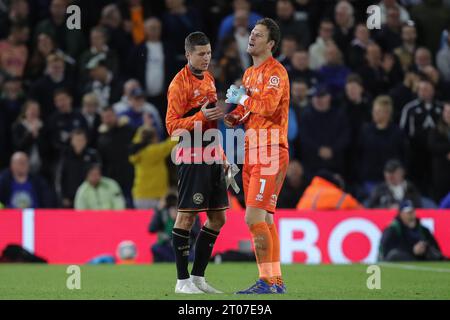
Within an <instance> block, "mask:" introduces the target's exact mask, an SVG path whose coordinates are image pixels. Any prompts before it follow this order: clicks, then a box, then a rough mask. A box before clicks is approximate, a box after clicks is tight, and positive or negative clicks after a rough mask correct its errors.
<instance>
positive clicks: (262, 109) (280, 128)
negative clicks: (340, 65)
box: [224, 18, 289, 294]
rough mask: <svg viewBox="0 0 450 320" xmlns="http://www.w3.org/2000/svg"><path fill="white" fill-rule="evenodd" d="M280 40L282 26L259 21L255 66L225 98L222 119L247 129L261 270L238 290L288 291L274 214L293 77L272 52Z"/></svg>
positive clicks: (252, 47) (248, 217) (252, 46)
mask: <svg viewBox="0 0 450 320" xmlns="http://www.w3.org/2000/svg"><path fill="white" fill-rule="evenodd" d="M279 42H280V29H279V27H278V25H277V24H276V23H275V22H274V21H273V20H272V19H269V18H264V19H261V20H259V21H258V22H257V23H256V26H255V27H254V29H253V30H252V32H251V34H250V37H249V43H248V47H247V52H248V53H249V54H250V55H251V56H252V59H253V66H252V67H250V68H248V69H247V70H246V71H245V73H244V76H243V77H242V84H243V85H242V86H241V87H240V88H238V87H236V86H234V85H232V86H231V87H230V88H229V89H228V91H227V100H226V102H228V103H232V104H237V105H238V106H237V107H236V109H235V110H233V111H232V112H231V113H229V114H227V115H226V116H225V118H224V121H225V124H226V125H227V126H229V127H234V126H235V125H237V124H240V123H243V124H244V125H245V130H246V141H245V151H246V152H245V155H246V156H245V163H244V168H243V172H242V177H243V182H244V195H245V202H246V212H245V221H246V223H247V225H248V227H249V229H250V232H251V235H252V238H253V243H254V250H255V255H256V261H257V264H258V270H259V279H258V281H257V282H256V283H255V284H254V285H252V286H251V287H249V288H248V289H246V290H242V291H239V292H237V293H238V294H264V293H285V292H286V286H285V285H284V283H283V280H282V277H281V267H280V241H279V238H278V233H277V230H276V227H275V224H274V219H273V215H274V213H275V209H276V203H277V197H278V194H279V192H280V189H281V187H282V184H283V181H284V178H285V176H286V170H287V166H288V164H289V154H288V140H287V130H288V112H289V78H288V74H287V71H286V69H285V68H284V67H283V66H282V65H281V64H280V63H279V62H278V61H277V60H276V59H275V58H273V56H272V54H273V52H275V50H276V48H277V46H278V44H279Z"/></svg>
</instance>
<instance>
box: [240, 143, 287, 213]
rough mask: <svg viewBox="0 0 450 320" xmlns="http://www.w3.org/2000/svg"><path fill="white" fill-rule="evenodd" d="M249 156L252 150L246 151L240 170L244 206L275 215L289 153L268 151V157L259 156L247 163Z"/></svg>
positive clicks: (285, 150)
mask: <svg viewBox="0 0 450 320" xmlns="http://www.w3.org/2000/svg"><path fill="white" fill-rule="evenodd" d="M249 154H250V155H251V154H252V150H250V151H248V150H246V157H245V160H246V161H245V163H244V168H243V170H242V180H243V185H244V197H245V205H246V206H247V207H254V208H259V209H264V210H266V211H268V212H270V213H275V209H276V206H277V200H278V195H279V194H280V190H281V187H282V186H283V182H284V178H285V177H286V171H287V167H288V165H289V152H288V150H287V149H285V148H279V150H278V151H276V152H271V151H270V150H269V151H268V152H267V154H268V156H267V155H263V156H262V157H261V155H259V156H258V160H257V161H253V162H251V161H249ZM253 158H254V157H253ZM260 158H261V160H260Z"/></svg>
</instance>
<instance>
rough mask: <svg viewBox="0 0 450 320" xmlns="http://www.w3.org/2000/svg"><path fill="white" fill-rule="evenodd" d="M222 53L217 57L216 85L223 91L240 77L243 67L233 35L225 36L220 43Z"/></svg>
mask: <svg viewBox="0 0 450 320" xmlns="http://www.w3.org/2000/svg"><path fill="white" fill-rule="evenodd" d="M221 47H222V51H223V52H222V54H221V55H220V57H219V59H218V73H219V74H218V75H217V76H216V77H215V78H216V79H217V83H216V87H217V89H218V90H219V91H225V90H226V89H227V88H229V87H230V86H231V85H232V84H234V82H235V81H236V80H237V79H240V78H241V77H242V74H243V73H244V69H243V68H242V64H241V60H240V58H239V50H238V47H237V43H236V39H234V38H233V37H228V38H225V39H224V40H223V41H222V43H221Z"/></svg>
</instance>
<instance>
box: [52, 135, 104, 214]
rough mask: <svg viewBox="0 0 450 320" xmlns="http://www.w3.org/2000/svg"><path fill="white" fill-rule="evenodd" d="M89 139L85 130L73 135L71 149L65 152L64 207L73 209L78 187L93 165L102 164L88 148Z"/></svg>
mask: <svg viewBox="0 0 450 320" xmlns="http://www.w3.org/2000/svg"><path fill="white" fill-rule="evenodd" d="M87 143H88V137H87V134H86V131H84V130H83V129H75V130H73V131H72V133H71V137H70V148H68V149H66V150H64V151H63V153H62V156H61V161H60V177H59V190H60V192H61V197H62V205H63V206H64V207H65V208H72V207H73V203H74V199H75V194H76V192H77V189H78V187H79V186H80V185H81V184H82V183H83V180H84V177H85V176H86V173H87V170H88V168H89V167H90V165H91V164H93V163H100V158H99V155H98V153H97V151H95V150H94V149H92V148H89V147H88V146H87Z"/></svg>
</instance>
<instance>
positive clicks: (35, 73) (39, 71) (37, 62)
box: [25, 33, 57, 80]
mask: <svg viewBox="0 0 450 320" xmlns="http://www.w3.org/2000/svg"><path fill="white" fill-rule="evenodd" d="M56 50H57V48H56V44H55V41H54V40H53V38H52V37H51V36H50V35H48V34H46V33H40V34H38V35H37V37H36V44H35V46H34V48H33V54H32V55H31V57H30V59H28V65H27V67H26V69H25V72H26V75H25V76H26V77H27V78H30V79H32V80H37V79H38V78H39V77H41V76H42V75H43V74H44V72H45V67H46V64H47V57H48V56H49V55H50V54H52V53H53V52H55V51H56Z"/></svg>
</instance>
